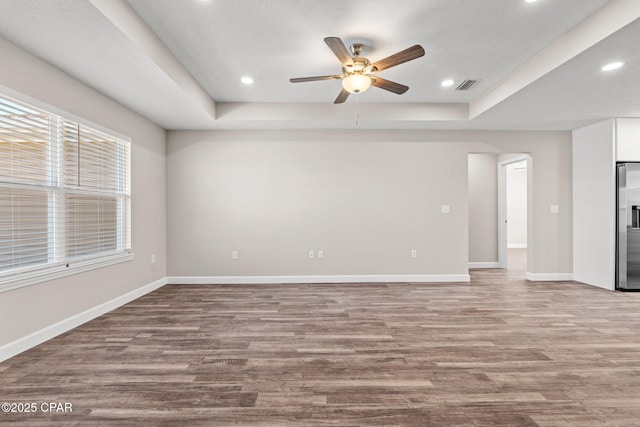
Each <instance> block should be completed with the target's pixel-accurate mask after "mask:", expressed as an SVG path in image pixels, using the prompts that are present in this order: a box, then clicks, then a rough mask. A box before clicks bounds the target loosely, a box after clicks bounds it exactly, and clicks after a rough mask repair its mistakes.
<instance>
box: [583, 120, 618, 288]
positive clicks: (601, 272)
mask: <svg viewBox="0 0 640 427" xmlns="http://www.w3.org/2000/svg"><path fill="white" fill-rule="evenodd" d="M614 136H615V132H614V120H605V121H602V122H599V123H596V124H593V125H590V126H586V127H583V128H581V129H577V130H575V131H573V189H574V191H573V206H574V215H573V230H574V231H573V250H574V260H573V270H574V278H575V280H577V281H579V282H583V283H587V284H590V285H594V286H599V287H602V288H605V289H611V290H613V289H614V288H615V283H614V281H615V244H616V243H615V242H616V236H615V222H616V218H615V215H616V205H615V203H616V195H615V191H616V176H615V174H616V171H615V155H614Z"/></svg>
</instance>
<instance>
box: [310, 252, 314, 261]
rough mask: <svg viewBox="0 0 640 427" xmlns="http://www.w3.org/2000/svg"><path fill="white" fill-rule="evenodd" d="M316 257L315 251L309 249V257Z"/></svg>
mask: <svg viewBox="0 0 640 427" xmlns="http://www.w3.org/2000/svg"><path fill="white" fill-rule="evenodd" d="M314 258H315V254H314V252H313V251H309V259H314Z"/></svg>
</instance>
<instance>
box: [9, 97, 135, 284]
mask: <svg viewBox="0 0 640 427" xmlns="http://www.w3.org/2000/svg"><path fill="white" fill-rule="evenodd" d="M130 150H131V148H130V143H129V141H126V140H124V139H121V138H117V137H114V136H112V135H109V134H108V133H105V132H102V131H100V130H98V129H94V128H92V127H91V126H87V125H84V124H80V123H77V122H74V121H72V120H69V119H66V118H63V117H61V116H59V115H56V114H54V113H51V112H47V111H44V110H42V109H39V108H36V107H33V106H30V105H27V104H25V103H23V102H20V101H17V100H15V99H11V98H8V97H5V96H0V289H3V287H2V285H3V284H6V283H10V282H12V281H15V280H18V279H21V278H23V276H24V275H25V274H27V276H28V274H29V273H32V272H34V271H37V272H38V275H40V276H42V274H41V273H42V270H43V269H45V270H46V269H51V268H58V269H60V268H63V269H68V268H69V267H70V266H71V265H72V264H74V263H76V262H79V261H83V262H85V264H86V261H87V260H101V259H102V258H105V257H113V256H115V255H118V254H123V253H129V252H130V249H131V214H130V212H131V209H130V203H131V192H130V181H129V177H130V168H131V165H130V155H131V154H130ZM44 280H46V277H44Z"/></svg>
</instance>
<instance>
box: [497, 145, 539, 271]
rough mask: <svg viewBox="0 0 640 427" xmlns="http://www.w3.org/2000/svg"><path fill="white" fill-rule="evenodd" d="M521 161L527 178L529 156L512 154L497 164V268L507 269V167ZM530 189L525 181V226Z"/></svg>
mask: <svg viewBox="0 0 640 427" xmlns="http://www.w3.org/2000/svg"><path fill="white" fill-rule="evenodd" d="M523 160H526V161H527V178H529V177H530V176H531V172H530V168H531V156H529V155H528V154H524V153H523V154H514V157H511V158H509V159H508V160H502V161H499V162H498V268H507V165H510V164H512V163H518V162H521V161H523ZM530 188H531V185H530V183H529V182H528V179H527V224H528V223H529V221H530V218H529V216H530V215H528V212H529V206H528V205H529V200H530V199H529V194H528V193H529V189H530ZM527 228H528V225H527ZM528 240H529V235H528V233H527V241H528ZM527 247H529V245H527ZM527 251H528V249H527Z"/></svg>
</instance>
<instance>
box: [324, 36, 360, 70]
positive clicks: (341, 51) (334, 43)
mask: <svg viewBox="0 0 640 427" xmlns="http://www.w3.org/2000/svg"><path fill="white" fill-rule="evenodd" d="M324 42H325V43H326V44H327V46H329V49H331V51H332V52H333V54H334V55H335V56H337V57H338V59H339V60H340V63H341V64H342V66H343V67H346V66H347V65H349V66H351V67H353V58H352V57H351V54H349V50H348V49H347V47H346V46H345V45H344V43H343V42H342V40H341V39H340V38H339V37H325V39H324Z"/></svg>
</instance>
